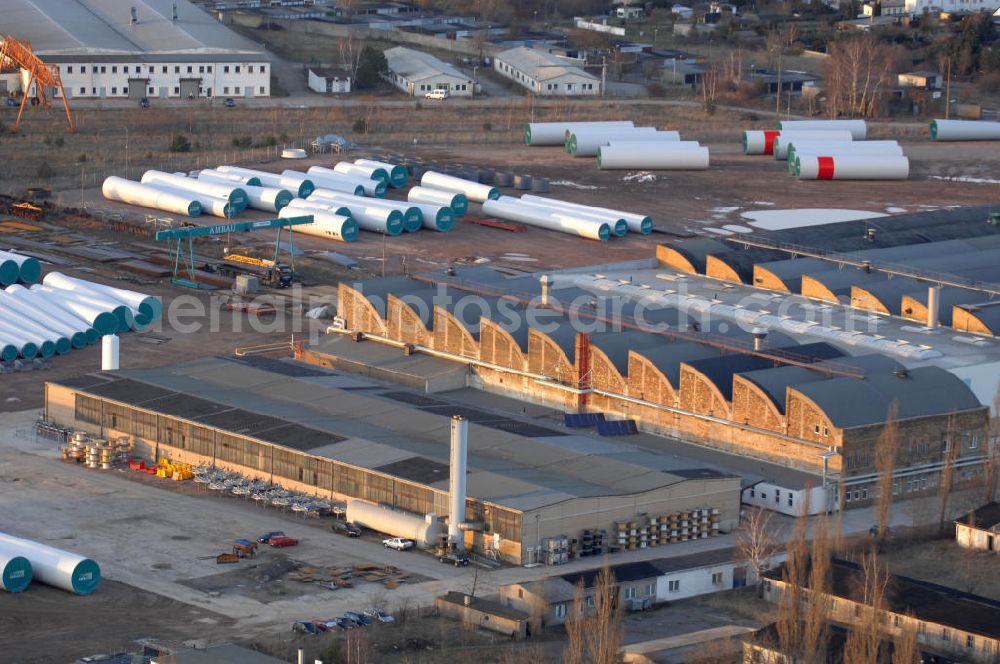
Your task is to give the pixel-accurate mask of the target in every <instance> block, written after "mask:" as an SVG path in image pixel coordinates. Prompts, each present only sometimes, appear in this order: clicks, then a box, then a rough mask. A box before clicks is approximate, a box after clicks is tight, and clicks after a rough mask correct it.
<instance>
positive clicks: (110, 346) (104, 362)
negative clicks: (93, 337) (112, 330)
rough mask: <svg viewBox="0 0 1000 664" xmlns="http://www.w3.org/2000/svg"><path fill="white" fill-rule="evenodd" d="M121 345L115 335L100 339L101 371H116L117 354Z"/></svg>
mask: <svg viewBox="0 0 1000 664" xmlns="http://www.w3.org/2000/svg"><path fill="white" fill-rule="evenodd" d="M120 343H121V341H120V339H119V338H118V335H117V334H108V335H105V336H103V337H101V371H118V353H119V344H120Z"/></svg>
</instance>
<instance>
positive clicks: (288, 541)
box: [267, 535, 299, 549]
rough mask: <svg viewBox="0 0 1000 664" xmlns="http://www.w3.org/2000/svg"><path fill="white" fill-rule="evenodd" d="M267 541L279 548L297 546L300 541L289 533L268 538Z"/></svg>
mask: <svg viewBox="0 0 1000 664" xmlns="http://www.w3.org/2000/svg"><path fill="white" fill-rule="evenodd" d="M267 543H268V544H270V545H271V546H273V547H274V548H276V549H277V548H283V547H286V546H296V545H297V544H298V543H299V541H298V540H297V539H295V538H294V537H289V536H288V535H275V536H274V537H272V538H271V539H269V540H267Z"/></svg>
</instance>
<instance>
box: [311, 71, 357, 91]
mask: <svg viewBox="0 0 1000 664" xmlns="http://www.w3.org/2000/svg"><path fill="white" fill-rule="evenodd" d="M307 84H308V86H309V89H310V90H312V91H313V92H318V93H320V94H346V93H348V92H350V91H351V72H349V71H347V70H346V69H336V68H330V67H310V68H309V80H308V83H307Z"/></svg>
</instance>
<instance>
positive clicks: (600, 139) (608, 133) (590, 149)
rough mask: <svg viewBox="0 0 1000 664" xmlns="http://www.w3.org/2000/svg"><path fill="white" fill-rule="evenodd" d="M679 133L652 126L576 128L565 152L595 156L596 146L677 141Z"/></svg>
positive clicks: (679, 138) (581, 155)
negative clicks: (614, 143)
mask: <svg viewBox="0 0 1000 664" xmlns="http://www.w3.org/2000/svg"><path fill="white" fill-rule="evenodd" d="M680 140H681V135H680V133H679V132H676V131H657V130H656V128H654V127H632V128H629V127H622V128H612V129H587V128H583V129H578V130H577V131H574V132H573V133H572V134H570V137H569V139H568V140H567V141H566V152H568V153H570V154H571V155H573V156H574V157H596V156H597V150H598V148H601V147H603V146H605V145H608V144H609V143H611V142H612V141H614V142H616V143H630V142H631V143H636V142H639V143H645V142H653V143H662V142H671V143H677V142H679V141H680Z"/></svg>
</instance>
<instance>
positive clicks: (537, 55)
mask: <svg viewBox="0 0 1000 664" xmlns="http://www.w3.org/2000/svg"><path fill="white" fill-rule="evenodd" d="M496 58H497V60H502V61H503V62H506V63H507V64H508V65H510V66H511V67H513V68H514V69H517V70H519V71H521V72H523V73H524V74H526V75H528V76H530V77H531V78H533V79H535V80H536V81H548V80H551V79H553V78H559V77H561V76H580V77H583V78H586V79H590V80H593V81H596V80H597V77H596V76H594V75H593V74H588V73H587V72H585V71H584V70H583V69H581V68H579V67H577V66H574V65H571V64H570V63H569V62H567V61H566V60H564V59H563V58H560V57H559V56H556V55H552V54H551V53H546V52H545V51H537V50H535V49H533V48H524V47H521V48H512V49H510V50H509V51H503V52H502V53H499V54H497V56H496Z"/></svg>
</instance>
